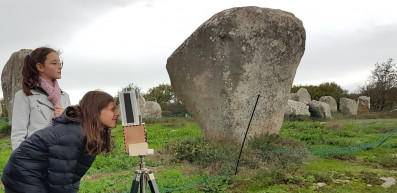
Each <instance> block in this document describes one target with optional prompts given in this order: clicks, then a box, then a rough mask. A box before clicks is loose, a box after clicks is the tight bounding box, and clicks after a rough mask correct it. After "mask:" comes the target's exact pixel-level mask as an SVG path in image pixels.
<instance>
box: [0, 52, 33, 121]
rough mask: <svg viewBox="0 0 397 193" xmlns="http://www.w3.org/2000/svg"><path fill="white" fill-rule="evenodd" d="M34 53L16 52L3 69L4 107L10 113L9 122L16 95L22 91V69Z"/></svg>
mask: <svg viewBox="0 0 397 193" xmlns="http://www.w3.org/2000/svg"><path fill="white" fill-rule="evenodd" d="M30 52H32V50H31V49H21V50H19V51H18V52H14V53H13V54H12V55H11V57H10V59H8V61H7V63H6V64H5V65H4V67H3V71H2V73H1V88H2V89H3V98H4V105H5V106H6V108H7V111H8V120H9V123H11V120H12V107H13V105H14V95H15V93H16V92H17V91H19V90H22V67H23V61H24V60H25V57H26V56H27V55H28V54H29V53H30Z"/></svg>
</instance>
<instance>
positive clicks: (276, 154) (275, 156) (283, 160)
mask: <svg viewBox="0 0 397 193" xmlns="http://www.w3.org/2000/svg"><path fill="white" fill-rule="evenodd" d="M248 145H249V147H250V148H251V150H252V151H253V153H255V154H256V156H258V157H259V158H260V159H261V160H262V161H263V162H265V163H267V164H271V165H274V166H276V168H279V167H282V168H285V167H287V166H290V164H300V163H302V161H303V159H304V158H305V157H306V154H305V153H304V152H306V151H305V148H304V147H303V145H302V144H301V143H299V142H298V141H297V140H295V139H292V138H286V137H282V136H280V135H277V134H263V135H260V136H256V137H253V138H252V139H251V140H250V141H249V143H248Z"/></svg>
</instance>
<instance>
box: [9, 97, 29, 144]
mask: <svg viewBox="0 0 397 193" xmlns="http://www.w3.org/2000/svg"><path fill="white" fill-rule="evenodd" d="M29 116H30V104H29V100H28V97H27V96H26V95H25V93H24V92H23V91H22V90H20V91H18V92H17V93H16V94H15V98H14V107H13V111H12V126H11V144H12V149H13V150H14V149H16V148H17V147H18V146H19V145H20V144H21V142H22V141H23V140H25V139H26V136H27V134H28V124H29Z"/></svg>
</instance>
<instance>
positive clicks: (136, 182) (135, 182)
mask: <svg viewBox="0 0 397 193" xmlns="http://www.w3.org/2000/svg"><path fill="white" fill-rule="evenodd" d="M140 179H141V174H140V173H135V174H134V177H133V178H132V185H131V193H138V188H139V182H140Z"/></svg>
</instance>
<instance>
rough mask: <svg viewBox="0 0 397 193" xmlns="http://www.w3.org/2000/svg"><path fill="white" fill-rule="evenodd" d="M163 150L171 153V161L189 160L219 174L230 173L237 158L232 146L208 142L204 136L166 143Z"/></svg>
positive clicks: (235, 150)
mask: <svg viewBox="0 0 397 193" xmlns="http://www.w3.org/2000/svg"><path fill="white" fill-rule="evenodd" d="M165 151H166V152H168V154H170V155H172V158H171V162H177V163H178V162H184V161H185V162H189V163H192V164H197V165H201V166H204V167H207V168H214V171H216V172H218V173H221V174H228V173H231V172H232V171H233V170H234V168H235V164H236V161H237V158H238V155H237V152H238V151H237V149H236V148H235V147H234V146H230V145H225V144H218V143H215V142H210V141H208V140H207V139H205V138H204V137H199V138H193V139H187V140H182V141H177V142H171V143H169V144H167V146H166V148H165Z"/></svg>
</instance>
